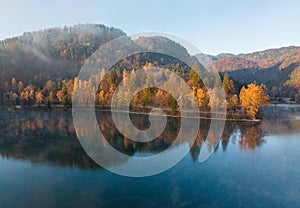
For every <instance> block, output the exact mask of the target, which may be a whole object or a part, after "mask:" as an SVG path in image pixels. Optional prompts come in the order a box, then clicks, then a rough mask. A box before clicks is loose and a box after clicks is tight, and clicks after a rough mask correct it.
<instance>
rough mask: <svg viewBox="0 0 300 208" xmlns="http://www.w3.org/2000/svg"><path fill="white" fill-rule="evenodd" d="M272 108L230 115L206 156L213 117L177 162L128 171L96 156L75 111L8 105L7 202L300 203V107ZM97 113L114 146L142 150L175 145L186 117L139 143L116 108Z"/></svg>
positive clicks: (0, 197)
mask: <svg viewBox="0 0 300 208" xmlns="http://www.w3.org/2000/svg"><path fill="white" fill-rule="evenodd" d="M264 114H265V119H264V120H263V121H262V122H261V123H258V124H257V123H256V124H255V123H249V122H248V123H247V122H245V123H242V122H228V123H226V126H225V130H224V133H223V136H222V138H221V140H220V142H219V145H218V146H217V148H216V149H215V152H214V154H213V155H212V156H211V157H210V158H209V159H208V160H207V161H206V162H205V163H199V162H198V157H199V152H200V148H201V145H202V144H203V141H204V140H205V138H206V135H207V132H208V129H209V125H210V122H209V120H204V121H201V124H200V131H199V133H198V137H197V139H196V141H195V143H194V145H193V146H192V147H191V151H190V153H189V154H188V155H187V156H186V157H185V158H184V159H183V160H182V161H181V162H179V163H178V164H177V165H176V166H174V167H173V168H171V169H170V170H168V171H166V172H164V173H162V174H159V175H156V176H151V177H146V178H128V177H122V176H118V175H115V174H113V173H111V172H109V171H107V170H105V169H103V168H101V167H100V166H99V165H97V164H96V163H95V162H94V161H93V160H92V159H90V158H89V156H88V155H87V154H86V153H85V151H84V150H83V148H82V147H81V145H80V142H79V141H78V139H77V137H76V134H75V130H74V125H73V121H72V114H71V112H68V111H62V112H60V111H51V112H46V111H16V112H12V113H8V112H7V111H4V110H1V111H0V207H299V206H300V180H299V175H300V160H299V158H300V149H299V145H300V128H299V127H300V120H299V116H300V110H299V109H298V108H294V107H293V108H292V107H288V106H277V107H274V106H272V107H269V108H267V109H265V110H264ZM97 118H98V124H99V127H100V129H101V130H103V131H104V132H105V133H104V135H105V137H106V139H107V141H108V142H109V143H110V144H111V145H112V146H114V147H115V148H116V149H117V150H119V151H121V152H123V153H125V154H128V155H135V156H139V157H143V156H145V155H149V154H157V153H159V152H161V151H163V150H165V149H166V148H168V147H169V146H170V145H171V144H172V143H173V141H174V140H175V138H176V135H177V133H178V129H179V128H180V119H178V118H177V119H171V118H170V119H169V120H168V125H167V127H166V129H165V130H164V132H163V133H162V134H161V135H160V136H159V137H158V138H157V139H156V140H154V141H152V142H148V143H139V142H134V141H131V140H129V139H126V138H124V136H123V135H121V134H120V133H119V132H118V131H117V130H116V128H115V127H114V125H113V122H112V119H111V115H110V113H109V112H97ZM131 119H132V121H133V123H134V124H135V125H136V126H137V127H138V128H140V129H145V128H148V127H149V120H148V118H147V116H138V115H136V116H134V115H133V116H132V117H131ZM184 143H185V141H178V142H177V143H176V145H175V147H174V151H176V148H178V147H180V145H184ZM125 162H126V161H125ZM112 165H113V164H112Z"/></svg>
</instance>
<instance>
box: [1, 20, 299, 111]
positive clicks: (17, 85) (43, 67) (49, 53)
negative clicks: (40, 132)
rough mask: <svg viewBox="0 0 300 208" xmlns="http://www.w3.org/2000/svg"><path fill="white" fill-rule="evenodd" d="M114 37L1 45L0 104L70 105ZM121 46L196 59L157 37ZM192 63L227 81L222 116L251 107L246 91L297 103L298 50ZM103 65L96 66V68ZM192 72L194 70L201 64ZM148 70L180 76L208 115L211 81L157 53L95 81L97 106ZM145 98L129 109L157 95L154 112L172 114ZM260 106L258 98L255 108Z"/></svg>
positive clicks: (77, 29)
mask: <svg viewBox="0 0 300 208" xmlns="http://www.w3.org/2000/svg"><path fill="white" fill-rule="evenodd" d="M121 36H125V37H127V36H126V33H125V32H123V31H122V30H120V29H116V28H112V27H106V26H104V25H94V24H81V25H75V26H72V27H63V28H50V29H45V30H41V31H37V32H25V33H24V34H23V35H22V36H19V37H14V38H9V39H6V40H2V41H0V85H1V88H0V93H1V97H0V103H1V104H2V105H8V104H9V105H12V104H18V105H21V104H22V105H32V104H39V105H41V104H47V103H48V104H53V103H54V104H58V103H61V104H64V105H69V104H70V101H71V98H72V91H73V88H74V86H76V84H79V83H78V80H77V77H76V76H77V74H78V72H79V70H80V68H81V67H82V66H83V64H84V63H86V61H87V59H88V58H89V57H90V56H91V54H93V53H94V52H95V51H96V50H97V49H98V48H99V47H100V46H101V45H103V44H105V43H107V42H109V41H110V40H113V39H115V38H117V37H121ZM128 42H129V43H130V45H131V46H132V47H137V48H142V47H144V49H146V50H147V49H149V50H150V51H151V50H154V49H159V51H162V52H163V51H170V50H172V51H173V52H174V53H175V54H176V56H178V57H185V58H187V59H189V60H195V59H194V57H193V56H191V55H190V54H189V53H188V52H187V50H186V49H185V48H184V47H182V46H181V45H180V44H178V43H176V42H174V41H171V40H169V39H167V38H164V37H141V38H139V39H137V40H131V38H130V37H128ZM196 56H197V57H198V58H199V59H200V61H201V63H203V64H204V66H208V65H209V64H213V65H214V66H215V68H216V69H217V70H218V71H219V72H220V75H221V77H222V81H223V82H224V80H225V85H226V82H227V81H226V80H229V82H230V85H232V87H231V88H232V91H230V89H227V90H229V91H226V93H227V95H226V98H227V107H228V109H234V110H236V109H242V108H243V109H247V106H244V107H243V106H242V103H244V105H247V104H245V103H247V102H248V103H249V102H250V103H252V101H251V100H250V101H245V98H246V97H247V96H243V95H245V93H246V92H247V91H245V90H246V89H249V91H248V92H249V93H250V92H251V93H260V92H261V90H263V92H264V91H266V92H267V93H268V95H269V97H270V99H271V100H280V99H281V98H285V97H289V98H291V99H292V100H296V101H298V102H299V101H300V93H299V89H300V86H299V80H298V79H299V76H298V75H299V71H300V69H299V67H298V66H299V62H300V47H295V46H290V47H284V48H280V49H269V50H266V51H261V52H255V53H250V54H239V55H234V54H228V53H223V54H219V55H217V56H211V55H206V54H197V55H196ZM105 61H106V60H95V62H96V63H98V62H99V63H100V62H105ZM198 64H199V63H198ZM199 65H200V68H201V67H202V65H201V64H199ZM155 66H159V67H161V66H163V67H166V68H168V69H169V70H170V71H172V72H173V73H176V74H178V75H179V76H181V77H182V78H183V79H184V80H185V81H186V82H187V83H188V84H189V86H190V87H191V90H192V93H193V94H194V95H195V96H196V97H197V99H198V100H197V102H198V105H199V107H200V108H203V109H209V107H210V105H211V103H209V101H208V100H207V94H208V92H209V86H210V85H213V83H214V82H215V78H214V77H209V76H206V77H205V78H204V77H201V78H199V77H198V78H197V77H195V76H194V75H193V71H194V70H192V69H191V68H190V67H188V66H187V65H186V64H185V63H183V62H181V61H180V60H177V59H176V58H174V57H170V56H167V55H164V54H163V53H143V54H136V55H133V56H130V57H127V58H125V59H123V60H121V61H120V62H118V63H117V64H116V65H115V66H114V67H113V68H112V70H111V72H110V73H105V74H103V73H102V75H101V76H102V77H98V78H99V79H105V82H106V84H104V85H103V86H102V88H101V87H100V88H99V90H98V94H97V96H98V97H97V102H99V103H102V104H105V103H107V102H108V101H109V99H110V98H109V97H110V96H111V93H112V92H113V91H114V87H115V86H116V85H117V84H118V83H119V82H120V81H121V80H123V79H124V78H125V77H126V76H127V75H128V74H130V73H134V72H135V70H136V69H139V68H144V69H147V68H151V67H155ZM201 69H202V68H201ZM201 69H200V70H201ZM225 73H227V74H226V75H225ZM229 76H230V77H229ZM223 77H224V78H223ZM202 78H203V79H207V80H205V81H206V83H210V84H208V86H207V87H204V86H203V83H201V79H202ZM197 82H198V83H197ZM251 83H252V84H251ZM81 84H83V83H81ZM223 85H224V83H223ZM256 87H259V88H256ZM242 89H243V90H242ZM147 93H148V95H147V96H148V97H149V98H146V97H145V95H143V94H140V95H137V97H136V103H137V104H141V105H144V104H146V103H147V104H149V105H150V104H151V105H152V104H154V101H153V100H151V99H150V98H151V97H157V96H158V97H159V96H160V97H161V99H160V100H161V101H163V100H164V101H163V102H162V103H160V104H161V105H173V107H174V108H176V104H174V103H173V104H172V98H171V97H169V99H167V98H168V96H167V95H166V94H164V93H163V92H160V91H158V90H157V89H152V90H151V91H150V94H149V92H147ZM241 93H242V94H243V95H242V94H241ZM251 93H250V94H251ZM246 94H247V93H246ZM263 94H264V93H263ZM248 96H249V95H248ZM242 97H243V98H244V102H242V100H241V98H242ZM162 98H164V99H162ZM265 101H266V100H265V99H262V101H261V102H262V103H264V102H265ZM248 107H249V106H248ZM247 111H250V109H248V110H247ZM254 112H255V110H254ZM251 116H252V115H251Z"/></svg>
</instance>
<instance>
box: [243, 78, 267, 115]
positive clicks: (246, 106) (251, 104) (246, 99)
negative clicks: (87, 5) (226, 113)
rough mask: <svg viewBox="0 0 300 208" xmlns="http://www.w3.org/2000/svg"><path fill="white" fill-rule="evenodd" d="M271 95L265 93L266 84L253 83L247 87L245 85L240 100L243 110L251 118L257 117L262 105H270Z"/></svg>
mask: <svg viewBox="0 0 300 208" xmlns="http://www.w3.org/2000/svg"><path fill="white" fill-rule="evenodd" d="M268 100H269V96H268V95H266V93H265V88H264V86H262V85H261V86H257V85H256V84H254V83H251V84H249V85H248V86H247V88H245V87H243V88H242V89H241V92H240V102H241V107H242V109H243V110H245V111H246V112H247V114H248V115H249V116H250V117H251V118H255V116H256V114H257V112H258V109H259V108H260V107H263V106H266V105H268Z"/></svg>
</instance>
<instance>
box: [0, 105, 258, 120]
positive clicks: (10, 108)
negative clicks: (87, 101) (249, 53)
mask: <svg viewBox="0 0 300 208" xmlns="http://www.w3.org/2000/svg"><path fill="white" fill-rule="evenodd" d="M107 107H109V108H107ZM110 107H111V106H110V105H95V109H92V108H91V109H87V108H82V110H95V111H99V112H118V113H129V114H133V115H152V116H166V117H172V118H188V119H203V120H219V121H231V122H252V123H259V122H261V121H262V120H263V119H249V118H245V117H244V118H243V117H242V116H243V115H235V116H240V117H241V118H230V117H229V118H224V117H226V116H228V114H227V113H226V115H222V114H221V116H220V117H209V116H201V114H202V115H203V114H206V115H210V112H209V111H205V112H204V111H199V112H189V113H194V114H195V113H199V114H200V115H199V116H181V115H172V114H167V113H166V114H159V113H151V112H149V113H148V112H145V109H148V110H149V111H151V109H155V108H153V107H145V106H134V108H137V109H139V110H140V111H120V110H112V109H111V108H110ZM0 109H3V110H7V111H8V112H9V113H13V112H18V111H32V110H33V111H53V110H58V111H72V110H73V108H72V107H71V106H63V105H55V106H51V108H49V107H47V106H46V105H45V106H26V107H21V106H1V107H0ZM161 109H163V110H165V111H170V112H172V110H171V109H169V108H161ZM77 110H81V109H80V108H77ZM141 110H144V111H141Z"/></svg>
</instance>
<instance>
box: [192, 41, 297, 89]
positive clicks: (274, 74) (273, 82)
mask: <svg viewBox="0 0 300 208" xmlns="http://www.w3.org/2000/svg"><path fill="white" fill-rule="evenodd" d="M197 57H199V58H200V60H201V61H202V63H204V64H207V65H208V64H213V65H214V67H215V68H216V69H217V70H218V71H219V72H221V73H225V72H228V73H229V74H230V75H231V77H233V78H234V79H236V80H238V81H240V82H243V83H250V82H253V81H256V82H258V83H265V84H266V85H267V86H268V87H272V86H282V85H283V84H284V83H285V82H286V81H287V80H288V79H289V75H290V74H291V72H292V71H293V70H295V69H296V67H297V66H298V65H299V63H300V47H297V46H289V47H283V48H278V49H268V50H265V51H259V52H254V53H248V54H238V55H233V54H220V55H217V56H211V55H206V54H198V55H197Z"/></svg>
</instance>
